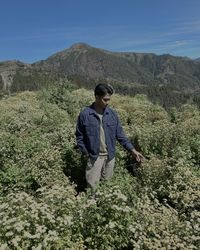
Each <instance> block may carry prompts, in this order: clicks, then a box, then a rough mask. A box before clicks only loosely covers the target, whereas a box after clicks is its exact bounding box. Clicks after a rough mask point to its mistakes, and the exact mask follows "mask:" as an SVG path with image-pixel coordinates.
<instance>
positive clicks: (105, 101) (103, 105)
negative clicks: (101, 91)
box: [96, 94, 111, 109]
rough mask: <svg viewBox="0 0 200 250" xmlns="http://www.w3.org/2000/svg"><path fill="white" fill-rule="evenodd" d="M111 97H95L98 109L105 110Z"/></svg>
mask: <svg viewBox="0 0 200 250" xmlns="http://www.w3.org/2000/svg"><path fill="white" fill-rule="evenodd" d="M110 98H111V95H109V94H106V95H104V96H96V103H97V104H98V105H99V107H101V108H103V109H105V108H106V107H107V105H108V103H109V101H110Z"/></svg>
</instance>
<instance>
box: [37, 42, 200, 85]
mask: <svg viewBox="0 0 200 250" xmlns="http://www.w3.org/2000/svg"><path fill="white" fill-rule="evenodd" d="M34 67H37V68H40V69H41V70H46V71H50V72H56V73H58V74H62V75H67V76H68V77H73V76H74V77H79V78H80V77H83V78H86V79H93V80H98V79H101V80H106V81H111V82H118V83H121V84H122V83H127V84H132V85H134V84H145V85H149V84H158V85H166V84H169V85H172V86H176V88H178V89H194V88H199V87H200V65H199V64H198V63H196V62H194V61H193V60H191V59H189V58H185V57H175V56H171V55H161V56H157V55H155V54H150V53H149V54H148V53H133V52H110V51H106V50H103V49H98V48H94V47H91V46H89V45H87V44H83V43H79V44H75V45H73V46H72V47H70V48H69V49H66V50H64V51H61V52H59V53H56V54H55V55H52V56H51V57H49V58H47V59H46V60H44V61H40V62H37V63H35V64H34Z"/></svg>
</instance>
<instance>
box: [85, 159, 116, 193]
mask: <svg viewBox="0 0 200 250" xmlns="http://www.w3.org/2000/svg"><path fill="white" fill-rule="evenodd" d="M114 164H115V158H114V159H112V160H111V161H108V156H107V155H106V156H99V157H98V158H97V159H96V160H95V161H94V160H91V159H88V162H87V166H86V181H87V185H88V187H90V188H92V189H95V187H96V185H97V184H98V183H99V181H100V180H108V179H110V178H111V177H112V176H113V168H114Z"/></svg>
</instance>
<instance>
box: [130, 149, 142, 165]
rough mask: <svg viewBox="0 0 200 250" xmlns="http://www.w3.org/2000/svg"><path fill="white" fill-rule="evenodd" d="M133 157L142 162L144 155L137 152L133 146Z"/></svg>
mask: <svg viewBox="0 0 200 250" xmlns="http://www.w3.org/2000/svg"><path fill="white" fill-rule="evenodd" d="M131 153H132V155H133V157H134V158H135V159H136V161H137V162H143V161H144V159H145V158H144V156H143V155H142V154H141V153H139V152H138V151H137V150H135V149H134V148H133V149H132V151H131Z"/></svg>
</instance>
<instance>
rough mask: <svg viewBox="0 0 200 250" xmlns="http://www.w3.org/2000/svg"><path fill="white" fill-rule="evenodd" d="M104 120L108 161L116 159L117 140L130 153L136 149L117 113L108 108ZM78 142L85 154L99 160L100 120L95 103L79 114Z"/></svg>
mask: <svg viewBox="0 0 200 250" xmlns="http://www.w3.org/2000/svg"><path fill="white" fill-rule="evenodd" d="M102 120H103V128H104V133H105V142H106V145H107V150H108V160H112V159H113V158H114V157H115V145H116V140H118V142H119V143H120V144H121V145H122V146H123V147H124V148H125V149H126V150H128V151H131V150H132V149H133V148H134V146H133V144H132V143H131V142H130V141H129V140H128V138H127V137H126V135H125V134H124V131H123V129H122V126H121V124H120V121H119V119H118V116H117V113H116V112H115V111H113V110H112V109H111V108H109V107H106V109H105V110H104V113H103V119H102ZM76 141H77V145H78V147H79V149H80V151H81V152H82V153H83V154H88V155H89V156H90V158H92V159H94V160H96V159H97V157H98V155H99V150H100V120H99V117H98V115H97V113H96V111H95V110H94V103H93V104H92V105H91V106H89V107H86V108H85V109H84V110H83V111H82V112H81V113H80V114H79V117H78V121H77V126H76Z"/></svg>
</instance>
